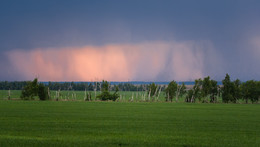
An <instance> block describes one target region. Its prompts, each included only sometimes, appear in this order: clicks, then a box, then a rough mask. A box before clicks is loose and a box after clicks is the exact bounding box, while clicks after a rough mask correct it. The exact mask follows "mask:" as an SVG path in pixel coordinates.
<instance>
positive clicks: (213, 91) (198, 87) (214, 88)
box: [185, 76, 219, 103]
mask: <svg viewBox="0 0 260 147" xmlns="http://www.w3.org/2000/svg"><path fill="white" fill-rule="evenodd" d="M218 93H219V85H218V84H217V81H215V80H211V79H210V77H209V76H208V77H205V78H204V79H203V80H202V79H196V80H195V84H194V86H193V88H192V89H190V90H188V92H187V96H186V99H185V101H186V102H189V103H194V102H195V101H196V100H199V101H202V102H203V103H208V102H211V103H216V102H217V95H218Z"/></svg>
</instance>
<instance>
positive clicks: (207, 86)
mask: <svg viewBox="0 0 260 147" xmlns="http://www.w3.org/2000/svg"><path fill="white" fill-rule="evenodd" d="M211 87H212V85H211V80H210V77H209V76H207V77H205V78H204V79H203V81H202V88H201V92H202V93H201V94H202V96H203V97H207V96H208V95H209V94H210V92H211Z"/></svg>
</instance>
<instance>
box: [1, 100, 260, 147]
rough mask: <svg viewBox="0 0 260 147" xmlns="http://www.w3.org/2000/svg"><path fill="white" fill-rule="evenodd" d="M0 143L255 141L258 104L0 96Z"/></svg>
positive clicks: (259, 127) (259, 135)
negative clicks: (49, 99) (11, 98)
mask: <svg viewBox="0 0 260 147" xmlns="http://www.w3.org/2000/svg"><path fill="white" fill-rule="evenodd" d="M0 130H1V131H0V146H251V147H252V146H260V105H258V104H254V105H253V104H249V105H243V104H186V103H145V102H143V103H138V102H137V103H120V102H78V101H58V102H56V101H3V100H1V101H0Z"/></svg>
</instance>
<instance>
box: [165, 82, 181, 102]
mask: <svg viewBox="0 0 260 147" xmlns="http://www.w3.org/2000/svg"><path fill="white" fill-rule="evenodd" d="M177 88H178V84H177V83H176V82H175V81H171V82H170V83H169V84H168V87H167V88H166V89H165V92H166V101H171V102H172V99H173V98H174V97H175V96H176V93H177Z"/></svg>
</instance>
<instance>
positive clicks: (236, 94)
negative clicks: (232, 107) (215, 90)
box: [231, 79, 242, 103]
mask: <svg viewBox="0 0 260 147" xmlns="http://www.w3.org/2000/svg"><path fill="white" fill-rule="evenodd" d="M232 94H233V99H232V100H231V101H232V102H233V103H237V101H238V100H239V99H241V98H242V91H241V81H240V80H239V79H236V80H235V81H234V82H233V90H232Z"/></svg>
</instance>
